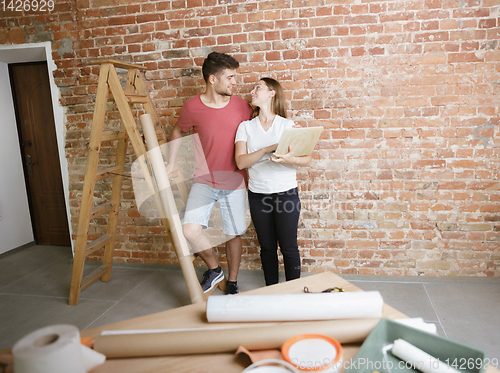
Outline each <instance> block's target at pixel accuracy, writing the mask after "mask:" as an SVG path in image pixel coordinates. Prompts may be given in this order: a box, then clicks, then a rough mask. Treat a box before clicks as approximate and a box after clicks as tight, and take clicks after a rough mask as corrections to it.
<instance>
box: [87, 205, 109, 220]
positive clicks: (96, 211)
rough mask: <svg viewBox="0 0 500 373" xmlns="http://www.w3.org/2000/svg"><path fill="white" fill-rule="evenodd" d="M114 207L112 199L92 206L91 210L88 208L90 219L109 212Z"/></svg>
mask: <svg viewBox="0 0 500 373" xmlns="http://www.w3.org/2000/svg"><path fill="white" fill-rule="evenodd" d="M114 207H115V202H113V201H109V202H105V203H103V204H101V205H97V206H95V207H93V208H92V210H90V220H92V219H95V218H97V217H99V216H101V215H103V214H106V213H108V212H110V211H111V210H113V208H114Z"/></svg>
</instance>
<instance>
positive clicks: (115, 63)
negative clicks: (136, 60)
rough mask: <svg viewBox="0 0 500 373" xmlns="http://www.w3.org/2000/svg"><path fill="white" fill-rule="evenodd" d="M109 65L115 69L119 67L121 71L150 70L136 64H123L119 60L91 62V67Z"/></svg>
mask: <svg viewBox="0 0 500 373" xmlns="http://www.w3.org/2000/svg"><path fill="white" fill-rule="evenodd" d="M107 63H111V64H113V65H114V66H115V67H118V68H120V69H126V70H128V69H139V70H147V69H148V68H147V67H145V66H141V65H134V64H131V63H128V62H123V61H118V60H113V59H102V60H94V61H91V62H90V64H91V65H102V64H107Z"/></svg>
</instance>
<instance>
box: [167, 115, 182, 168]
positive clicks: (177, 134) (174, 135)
mask: <svg viewBox="0 0 500 373" xmlns="http://www.w3.org/2000/svg"><path fill="white" fill-rule="evenodd" d="M181 138H182V129H181V127H179V126H178V125H177V124H176V125H175V126H174V128H173V129H172V132H171V133H170V139H169V143H168V149H169V151H168V164H167V167H166V170H167V175H168V174H170V173H171V172H172V171H173V170H174V166H175V160H176V158H177V154H178V153H179V148H180V146H181V141H174V140H179V139H181Z"/></svg>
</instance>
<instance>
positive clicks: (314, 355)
mask: <svg viewBox="0 0 500 373" xmlns="http://www.w3.org/2000/svg"><path fill="white" fill-rule="evenodd" d="M281 354H282V356H283V359H285V361H287V362H289V363H291V364H292V365H293V366H294V367H296V368H297V370H298V371H299V372H318V373H320V372H321V373H338V372H340V370H341V368H342V362H343V357H342V356H343V351H342V345H341V344H340V343H339V342H338V341H337V340H336V339H334V338H331V337H329V336H327V335H323V334H299V335H296V336H295V337H292V338H290V339H288V340H287V341H286V342H285V343H284V344H283V346H282V347H281Z"/></svg>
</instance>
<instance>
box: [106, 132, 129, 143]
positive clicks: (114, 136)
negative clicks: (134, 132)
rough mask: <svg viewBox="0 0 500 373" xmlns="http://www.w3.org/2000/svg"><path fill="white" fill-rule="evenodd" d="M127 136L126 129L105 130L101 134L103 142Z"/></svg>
mask: <svg viewBox="0 0 500 373" xmlns="http://www.w3.org/2000/svg"><path fill="white" fill-rule="evenodd" d="M125 136H127V134H126V133H125V131H104V132H103V133H102V136H101V142H104V141H113V140H122V139H124V138H125Z"/></svg>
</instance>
